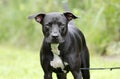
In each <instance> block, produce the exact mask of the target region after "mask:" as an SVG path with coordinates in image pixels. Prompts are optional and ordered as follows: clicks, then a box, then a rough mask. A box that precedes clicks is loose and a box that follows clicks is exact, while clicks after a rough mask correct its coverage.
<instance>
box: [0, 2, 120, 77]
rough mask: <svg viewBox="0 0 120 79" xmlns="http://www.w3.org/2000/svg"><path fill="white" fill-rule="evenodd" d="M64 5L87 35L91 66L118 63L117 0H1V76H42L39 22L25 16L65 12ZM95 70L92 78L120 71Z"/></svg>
mask: <svg viewBox="0 0 120 79" xmlns="http://www.w3.org/2000/svg"><path fill="white" fill-rule="evenodd" d="M65 5H67V6H68V7H69V9H70V11H71V12H72V13H74V14H75V15H76V16H78V17H80V18H79V19H77V20H75V21H74V22H75V24H76V26H77V27H78V28H79V29H80V30H81V31H82V32H83V33H84V35H85V37H86V41H87V45H88V47H89V50H90V54H91V67H111V66H120V61H118V60H120V57H119V55H120V0H0V79H40V78H41V77H42V78H43V72H42V69H41V68H40V65H39V50H40V46H41V42H42V39H43V34H42V31H41V25H40V24H38V23H36V22H35V21H34V20H28V19H27V17H28V16H29V15H31V14H35V13H38V12H45V13H48V12H64V8H65ZM103 61H104V63H103ZM101 63H102V64H101ZM96 72H98V71H91V75H92V76H91V77H92V78H94V79H101V78H104V79H118V78H119V77H118V76H119V74H118V73H120V71H118V70H116V71H114V72H110V71H105V72H103V71H99V73H100V74H97V73H96ZM116 73H117V74H116ZM110 74H111V76H110ZM69 79H71V75H70V76H69Z"/></svg>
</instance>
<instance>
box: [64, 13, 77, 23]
mask: <svg viewBox="0 0 120 79" xmlns="http://www.w3.org/2000/svg"><path fill="white" fill-rule="evenodd" d="M63 14H64V16H65V17H66V18H67V20H68V21H70V20H72V19H77V18H78V17H77V16H75V15H73V14H72V13H71V12H65V13H63Z"/></svg>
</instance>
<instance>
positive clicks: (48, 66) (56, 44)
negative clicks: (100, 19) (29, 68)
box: [28, 12, 90, 79]
mask: <svg viewBox="0 0 120 79" xmlns="http://www.w3.org/2000/svg"><path fill="white" fill-rule="evenodd" d="M28 18H29V19H32V18H35V20H36V21H37V22H38V23H40V24H42V31H43V34H44V41H43V44H42V48H41V51H40V60H41V65H42V68H43V71H44V79H52V72H55V73H56V74H57V78H58V79H66V74H67V72H68V71H71V72H72V74H73V76H74V79H82V77H83V79H90V73H89V70H80V68H89V52H88V48H87V46H86V42H85V38H84V35H83V34H82V32H81V31H80V30H78V29H77V28H76V27H75V26H74V24H73V23H72V21H71V20H72V19H76V18H77V17H76V16H75V15H73V14H72V13H70V12H65V13H57V12H53V13H48V14H43V13H40V14H36V15H32V16H29V17H28Z"/></svg>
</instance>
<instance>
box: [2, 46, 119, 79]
mask: <svg viewBox="0 0 120 79" xmlns="http://www.w3.org/2000/svg"><path fill="white" fill-rule="evenodd" d="M118 59H119V58H118ZM118 59H117V58H115V57H113V58H112V57H100V56H97V55H95V56H91V67H113V66H120V61H119V60H118ZM119 73H120V70H113V71H109V70H98V71H91V79H119ZM53 77H54V79H56V77H55V74H53ZM0 79H43V71H42V68H41V66H40V64H39V50H38V51H30V50H25V49H18V48H14V47H10V46H0ZM68 79H73V77H72V75H71V74H69V75H68Z"/></svg>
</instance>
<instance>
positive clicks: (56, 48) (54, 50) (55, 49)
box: [51, 44, 60, 55]
mask: <svg viewBox="0 0 120 79" xmlns="http://www.w3.org/2000/svg"><path fill="white" fill-rule="evenodd" d="M58 46H59V44H51V49H52V52H53V54H55V55H60V51H59V50H58Z"/></svg>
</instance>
